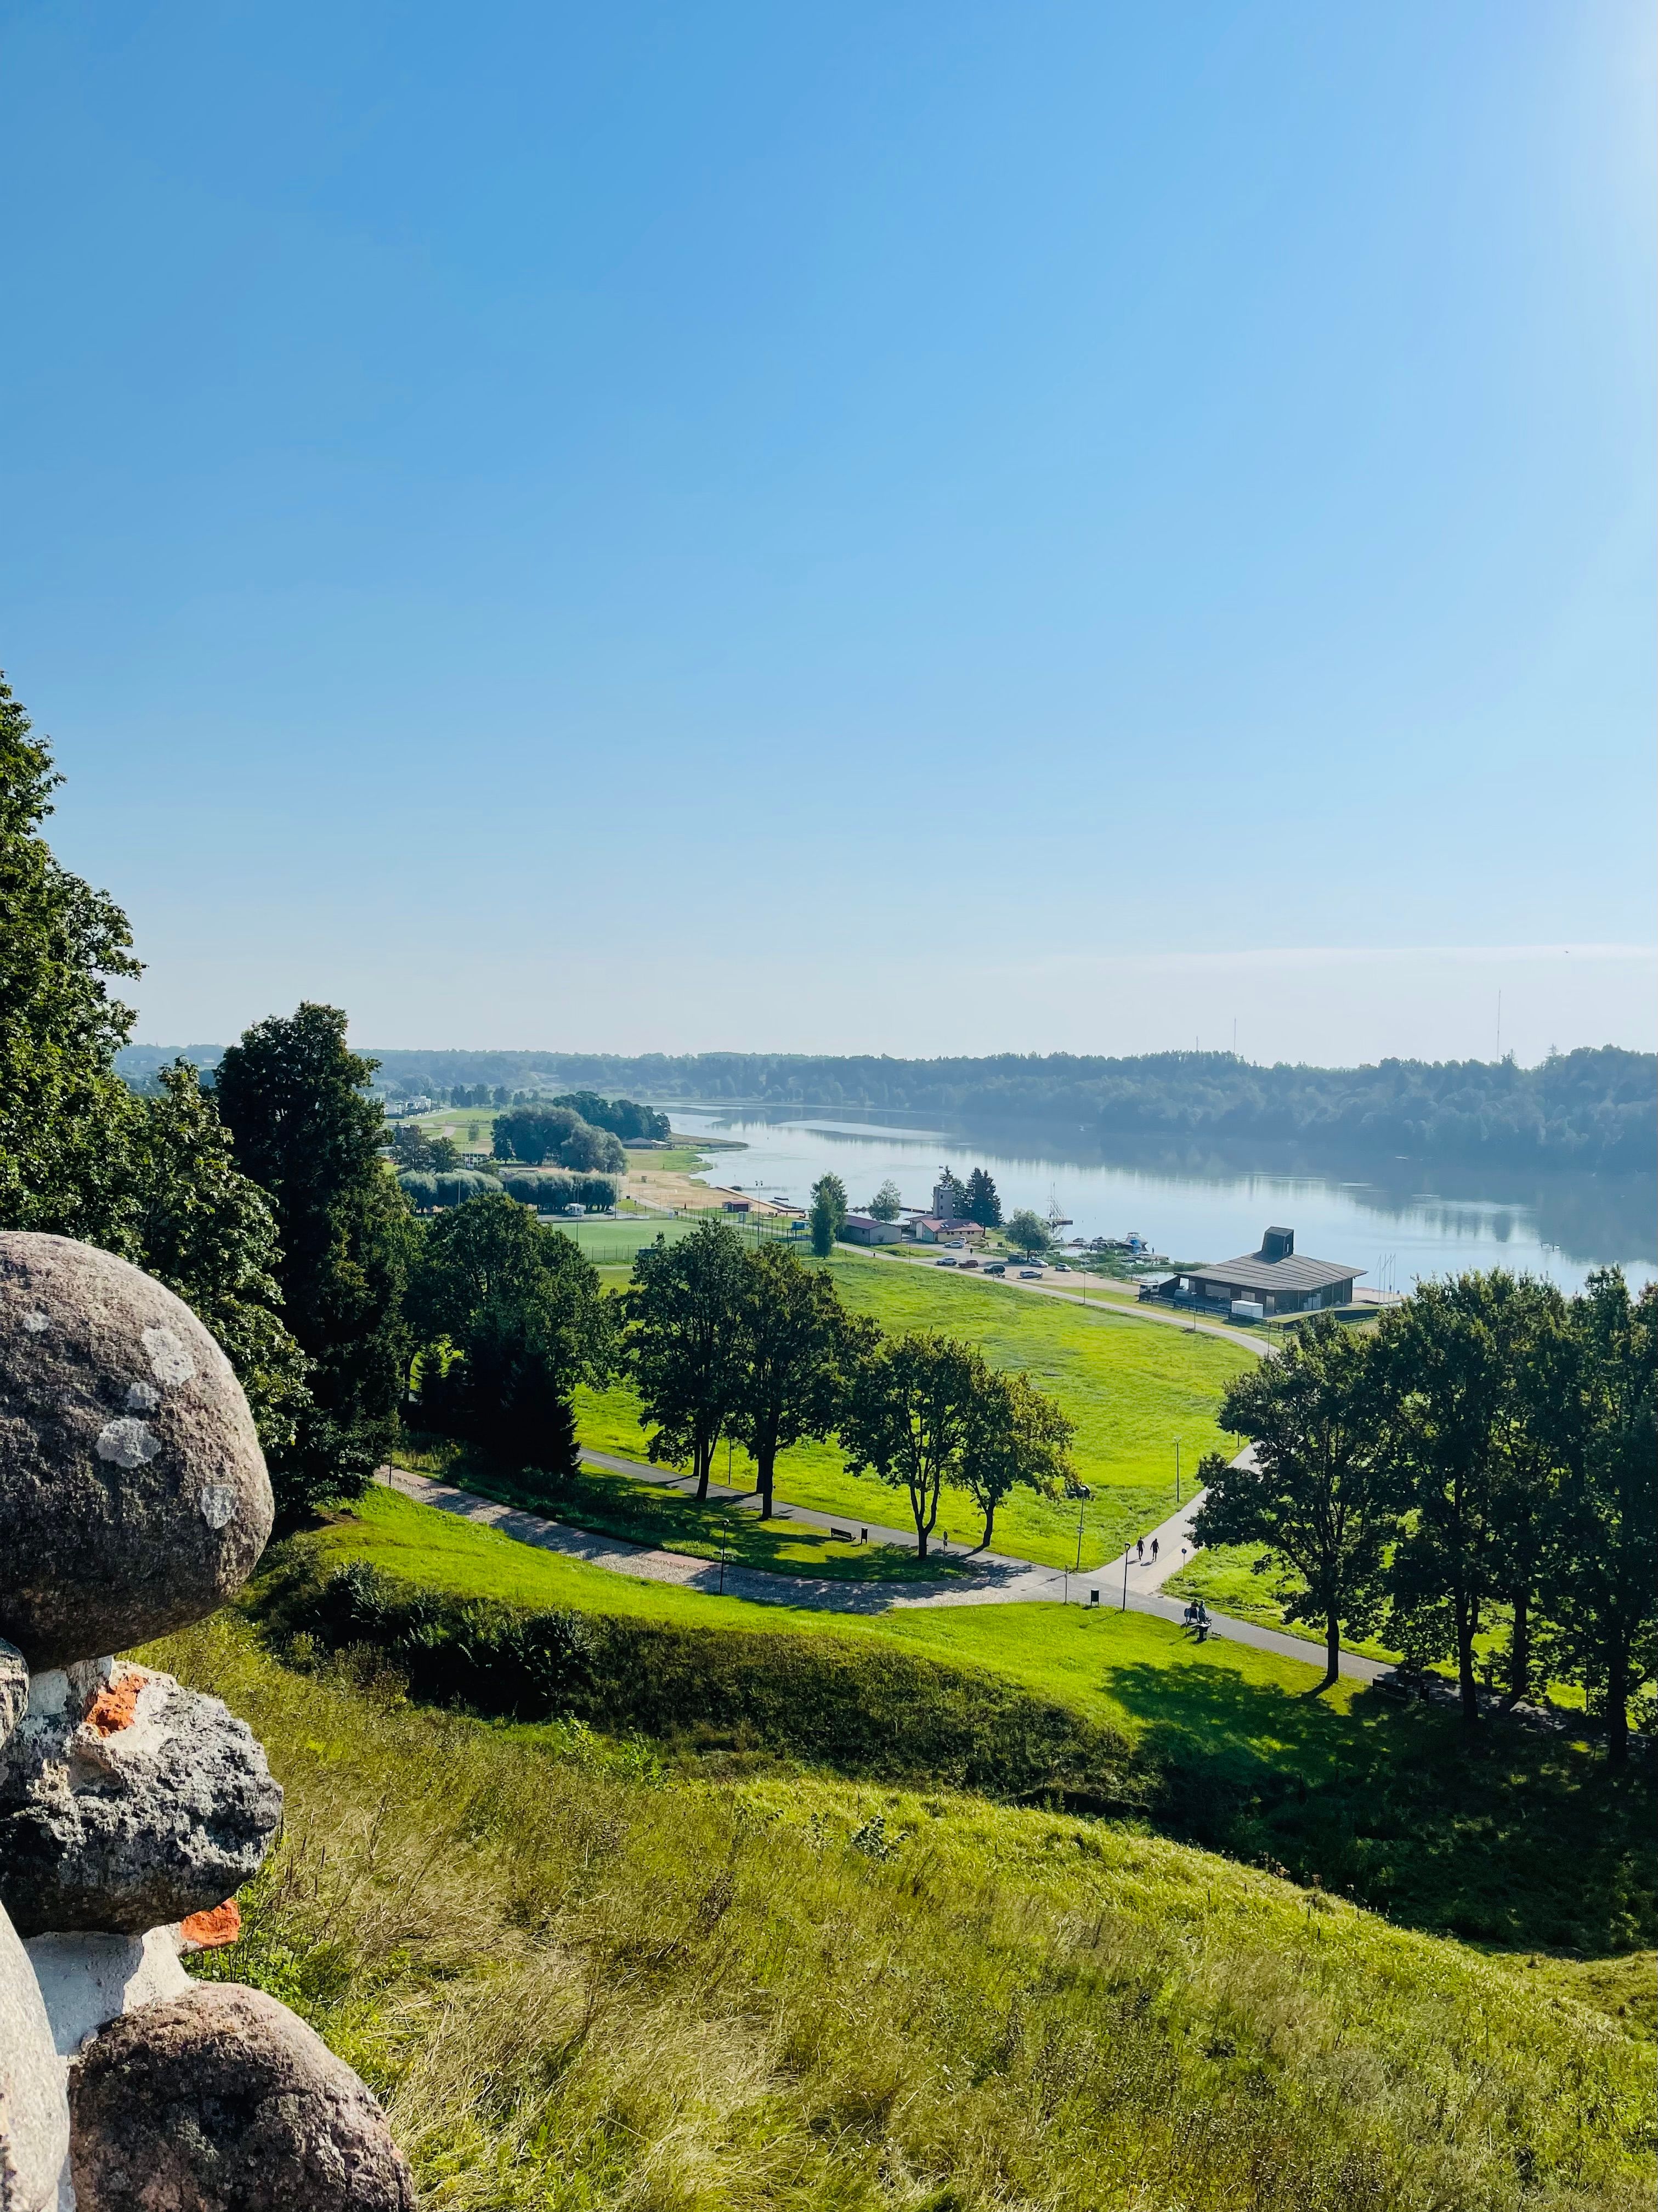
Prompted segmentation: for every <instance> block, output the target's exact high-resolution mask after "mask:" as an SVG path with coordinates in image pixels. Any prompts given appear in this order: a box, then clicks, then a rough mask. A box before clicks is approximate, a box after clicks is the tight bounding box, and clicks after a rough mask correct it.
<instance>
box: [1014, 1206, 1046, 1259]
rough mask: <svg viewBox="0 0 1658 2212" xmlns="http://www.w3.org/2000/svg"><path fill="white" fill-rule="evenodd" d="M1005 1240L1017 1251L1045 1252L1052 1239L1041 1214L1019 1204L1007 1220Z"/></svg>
mask: <svg viewBox="0 0 1658 2212" xmlns="http://www.w3.org/2000/svg"><path fill="white" fill-rule="evenodd" d="M1007 1241H1008V1243H1010V1244H1011V1245H1012V1246H1013V1247H1014V1248H1015V1249H1016V1250H1017V1251H1020V1252H1026V1253H1034V1252H1046V1251H1047V1249H1048V1246H1049V1245H1050V1244H1051V1243H1053V1241H1054V1239H1053V1237H1052V1236H1051V1235H1050V1233H1049V1231H1048V1224H1047V1223H1046V1222H1045V1221H1044V1220H1043V1219H1042V1216H1041V1215H1040V1214H1036V1213H1032V1212H1031V1211H1030V1209H1029V1207H1028V1206H1021V1207H1020V1209H1019V1211H1018V1212H1017V1213H1016V1214H1014V1215H1013V1216H1012V1218H1011V1219H1010V1221H1009V1222H1008V1225H1007Z"/></svg>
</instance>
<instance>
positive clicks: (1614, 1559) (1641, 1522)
mask: <svg viewBox="0 0 1658 2212" xmlns="http://www.w3.org/2000/svg"><path fill="white" fill-rule="evenodd" d="M1569 1325H1570V1330H1571V1334H1572V1339H1573V1344H1574V1349H1575V1352H1576V1374H1575V1378H1574V1379H1575V1384H1576V1390H1575V1397H1576V1408H1575V1412H1576V1419H1575V1421H1574V1425H1573V1426H1574V1434H1573V1439H1572V1444H1571V1451H1570V1464H1569V1467H1568V1470H1567V1475H1566V1481H1565V1485H1564V1495H1563V1498H1562V1500H1561V1507H1562V1510H1561V1511H1560V1514H1559V1516H1558V1520H1557V1522H1556V1533H1555V1541H1554V1543H1553V1545H1552V1554H1551V1557H1550V1559H1549V1560H1548V1562H1547V1566H1548V1573H1549V1599H1548V1609H1549V1613H1550V1615H1551V1617H1552V1623H1553V1635H1552V1639H1551V1641H1552V1650H1551V1657H1552V1660H1553V1662H1554V1663H1555V1664H1556V1665H1557V1666H1558V1668H1560V1669H1561V1671H1562V1672H1563V1674H1564V1675H1565V1676H1566V1678H1567V1679H1568V1680H1575V1681H1578V1682H1581V1683H1582V1684H1583V1686H1584V1687H1585V1688H1586V1689H1587V1691H1588V1696H1589V1702H1590V1706H1591V1709H1592V1710H1594V1711H1600V1713H1602V1714H1603V1715H1604V1716H1605V1719H1606V1752H1607V1756H1608V1758H1610V1759H1612V1760H1614V1761H1616V1762H1618V1763H1619V1764H1620V1765H1621V1764H1622V1763H1623V1762H1624V1761H1625V1759H1627V1758H1628V1757H1629V1705H1630V1699H1631V1697H1632V1696H1634V1695H1635V1694H1636V1693H1637V1692H1638V1691H1639V1690H1640V1689H1641V1687H1642V1686H1643V1683H1645V1682H1647V1681H1648V1680H1650V1678H1651V1676H1652V1675H1653V1674H1654V1673H1655V1671H1658V1286H1655V1285H1652V1284H1650V1283H1649V1284H1648V1285H1647V1286H1646V1288H1645V1289H1644V1290H1643V1291H1642V1292H1641V1295H1640V1296H1639V1297H1637V1298H1633V1299H1632V1298H1631V1297H1630V1294H1629V1285H1627V1284H1626V1283H1625V1280H1624V1278H1623V1275H1622V1274H1621V1273H1620V1272H1619V1270H1618V1269H1616V1268H1612V1267H1602V1268H1597V1269H1596V1271H1595V1272H1594V1274H1592V1275H1591V1276H1590V1277H1589V1279H1588V1285H1586V1287H1585V1290H1584V1291H1583V1294H1582V1297H1576V1298H1574V1299H1573V1300H1572V1301H1571V1304H1570V1309H1569Z"/></svg>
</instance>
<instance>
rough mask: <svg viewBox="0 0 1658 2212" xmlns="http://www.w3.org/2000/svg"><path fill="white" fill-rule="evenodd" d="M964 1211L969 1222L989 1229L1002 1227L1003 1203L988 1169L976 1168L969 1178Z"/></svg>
mask: <svg viewBox="0 0 1658 2212" xmlns="http://www.w3.org/2000/svg"><path fill="white" fill-rule="evenodd" d="M963 1211H964V1212H966V1215H967V1218H968V1219H969V1221H977V1222H980V1223H981V1224H982V1225H983V1226H984V1227H985V1228H987V1229H999V1228H1000V1227H1001V1225H1002V1201H1001V1200H1000V1199H999V1197H998V1196H997V1194H996V1185H995V1183H994V1182H993V1180H992V1179H991V1174H990V1170H989V1169H988V1168H975V1169H974V1170H973V1172H972V1173H971V1174H970V1175H969V1177H968V1179H967V1197H966V1200H965V1204H964V1207H963Z"/></svg>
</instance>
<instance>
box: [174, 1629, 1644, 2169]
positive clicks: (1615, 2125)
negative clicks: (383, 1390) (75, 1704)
mask: <svg viewBox="0 0 1658 2212" xmlns="http://www.w3.org/2000/svg"><path fill="white" fill-rule="evenodd" d="M146 1656H150V1657H152V1658H153V1659H155V1661H157V1662H160V1663H162V1664H165V1665H167V1666H168V1667H170V1668H173V1670H174V1671H176V1672H178V1673H179V1674H181V1675H182V1676H183V1677H184V1678H185V1680H189V1681H191V1682H192V1683H194V1684H196V1685H197V1686H199V1687H201V1688H203V1689H207V1690H211V1691H213V1692H216V1693H217V1694H219V1695H221V1696H222V1697H224V1698H225V1699H227V1700H228V1702H229V1704H230V1705H232V1707H233V1708H234V1710H235V1711H238V1712H240V1713H241V1714H243V1715H244V1716H245V1717H246V1718H247V1720H248V1721H249V1722H250V1723H251V1724H252V1727H253V1728H254V1729H255V1730H256V1732H257V1733H258V1735H259V1736H260V1738H261V1739H262V1741H264V1744H265V1745H266V1747H267V1749H268V1751H269V1753H270V1759H271V1764H272V1766H273V1768H274V1770H275V1771H276V1775H277V1777H278V1778H279V1779H280V1780H281V1781H282V1784H283V1786H284V1788H285V1790H287V1793H288V1807H287V1820H286V1823H285V1827H284V1832H283V1835H282V1840H281V1843H280V1844H279V1846H278V1848H277V1850H276V1853H275V1854H274V1856H273V1858H272V1861H271V1863H270V1866H269V1867H268V1869H266V1871H265V1873H264V1875H262V1876H261V1877H260V1879H259V1881H258V1882H257V1883H255V1884H254V1885H252V1887H251V1888H250V1890H249V1891H248V1892H246V1893H244V1896H243V1900H242V1902H243V1909H244V1916H245V1917H244V1931H245V1932H244V1934H243V1936H242V1938H241V1940H240V1942H238V1943H237V1944H236V1945H235V1946H234V1947H232V1948H230V1949H229V1950H228V1951H225V1952H222V1953H211V1954H205V1955H204V1956H203V1958H202V1959H201V1960H198V1962H197V1970H198V1971H200V1972H204V1973H207V1974H210V1975H212V1976H216V1977H222V1978H234V1979H239V1980H246V1981H250V1982H252V1983H254V1984H258V1985H259V1986H262V1987H264V1988H267V1989H270V1990H273V1991H274V1992H275V1994H276V1995H277V1996H280V1997H282V1999H283V2000H284V2001H285V2002H288V2003H289V2004H292V2005H294V2006H295V2008H297V2009H299V2010H300V2011H301V2012H302V2013H303V2014H304V2015H306V2016H307V2018H308V2019H310V2020H311V2021H313V2024H314V2025H315V2026H316V2027H318V2028H319V2031H320V2032H321V2033H323V2034H324V2035H325V2037H326V2038H327V2039H328V2040H329V2041H330V2043H331V2045H333V2046H334V2048H336V2049H337V2051H340V2052H341V2053H342V2055H343V2057H346V2058H347V2059H348V2060H349V2062H350V2063H352V2064H354V2065H355V2066H356V2067H358V2068H359V2069H361V2071H362V2072H363V2073H364V2075H366V2076H367V2078H368V2080H369V2081H371V2083H372V2084H373V2086H374V2087H375V2089H376V2090H377V2091H378V2092H379V2093H380V2095H381V2096H382V2097H383V2099H384V2100H385V2101H386V2106H387V2110H388V2112H389V2115H390V2118H391V2121H392V2128H393V2130H394V2131H395V2133H396V2135H397V2136H398V2140H399V2142H401V2143H402V2144H403V2146H404V2148H405V2150H406V2151H407V2153H408V2154H409V2155H410V2159H411V2160H412V2162H413V2165H414V2168H415V2172H416V2177H417V2181H418V2185H419V2189H420V2192H421V2201H422V2206H423V2207H426V2208H430V2212H435V2209H436V2208H438V2207H440V2206H441V2207H444V2208H453V2212H519V2208H523V2212H530V2208H536V2212H547V2209H548V2208H552V2212H587V2208H591V2207H594V2206H597V2205H600V2204H603V2205H606V2206H617V2207H629V2208H639V2212H647V2208H649V2212H655V2208H669V2207H672V2208H677V2209H678V2212H715V2208H722V2212H723V2208H737V2212H760V2208H762V2207H764V2208H768V2212H770V2208H782V2212H865V2208H867V2212H889V2209H890V2208H892V2212H896V2208H900V2207H902V2208H920V2207H923V2206H925V2207H931V2208H933V2212H944V2208H945V2207H950V2208H954V2209H955V2212H991V2208H1005V2207H1010V2206H1023V2207H1029V2208H1036V2207H1041V2208H1044V2212H1046V2208H1050V2207H1051V2208H1053V2212H1071V2209H1072V2208H1076V2212H1083V2208H1089V2207H1112V2208H1128V2207H1131V2206H1133V2207H1148V2208H1149V2207H1154V2206H1155V2207H1176V2206H1178V2207H1180V2208H1181V2212H1236V2208H1239V2207H1242V2206H1248V2207H1251V2208H1255V2207H1260V2208H1265V2212H1335V2209H1336V2208H1341V2212H1345V2208H1348V2207H1362V2208H1366V2212H1524V2208H1530V2207H1535V2208H1537V2212H1543V2208H1544V2207H1545V2206H1548V2207H1552V2208H1556V2212H1564V2207H1565V2206H1567V2205H1570V2207H1572V2208H1573V2212H1591V2208H1593V2212H1634V2208H1636V2207H1637V2206H1641V2207H1644V2206H1646V2205H1647V2204H1649V2203H1650V2200H1651V2192H1652V2186H1653V2166H1652V2123H1651V2112H1652V2094H1653V2081H1652V2064H1651V2051H1650V2048H1649V2046H1648V2045H1643V2043H1642V2042H1640V2041H1639V2040H1637V2039H1636V2038H1635V2037H1633V2036H1631V2035H1630V2034H1628V2033H1624V2032H1622V2029H1621V2027H1620V2025H1619V2022H1618V2021H1616V2020H1615V2019H1612V2018H1608V2017H1607V2016H1606V2015H1602V2014H1598V2013H1596V2012H1594V2011H1592V2010H1590V2009H1588V2008H1586V2007H1584V2006H1582V2005H1581V2004H1579V2003H1577V2002H1575V2001H1574V1999H1573V1997H1572V1996H1570V1994H1569V1993H1568V1985H1567V1983H1566V1981H1565V1978H1564V1977H1563V1976H1559V1975H1557V1974H1554V1973H1550V1974H1540V1973H1536V1972H1527V1970H1526V1969H1524V1968H1523V1967H1521V1966H1514V1967H1509V1966H1505V1965H1503V1964H1501V1963H1498V1962H1496V1961H1493V1960H1486V1959H1483V1958H1480V1957H1479V1956H1477V1955H1475V1954H1471V1953H1469V1952H1467V1950H1465V1949H1463V1948H1460V1947H1459V1946H1457V1945H1455V1944H1454V1943H1450V1942H1442V1941H1436V1940H1433V1939H1431V1938H1428V1937H1424V1936H1417V1935H1412V1934H1409V1933H1406V1932H1405V1931H1403V1930H1400V1929H1396V1928H1391V1927H1388V1925H1387V1924H1386V1923H1383V1922H1382V1921H1380V1920H1377V1919H1376V1918H1375V1917H1373V1916H1370V1915H1369V1914H1366V1913H1363V1912H1361V1911H1356V1910H1355V1909H1353V1908H1352V1907H1351V1906H1349V1905H1345V1904H1343V1903H1341V1902H1340V1901H1339V1900H1333V1899H1329V1898H1327V1897H1326V1896H1322V1895H1319V1894H1316V1893H1309V1892H1307V1891H1303V1890H1302V1889H1299V1888H1297V1887H1293V1886H1291V1885H1290V1884H1288V1883H1285V1882H1283V1881H1276V1880H1273V1879H1272V1878H1271V1877H1270V1876H1268V1875H1264V1874H1261V1873H1258V1872H1253V1871H1250V1870H1248V1869H1244V1868H1242V1867H1239V1866H1237V1865H1235V1864H1232V1863H1228V1862H1227V1861H1225V1860H1223V1859H1219V1858H1216V1857H1212V1856H1209V1855H1206V1854H1205V1853H1203V1852H1200V1851H1198V1850H1192V1849H1189V1848H1186V1847H1183V1846H1181V1845H1180V1844H1175V1843H1170V1842H1167V1841H1164V1840H1161V1839H1159V1838H1155V1837H1151V1836H1147V1835H1144V1834H1139V1833H1136V1832H1133V1831H1131V1830H1127V1829H1124V1828H1122V1827H1120V1826H1111V1825H1109V1824H1106V1823H1101V1822H1098V1821H1083V1820H1074V1819H1070V1818H1066V1817H1065V1816H1062V1815H1056V1814H1049V1813H1044V1812H1029V1811H1023V1812H1022V1811H1013V1810H1008V1809H1005V1808H993V1807H990V1806H987V1805H986V1804H984V1803H983V1802H981V1801H978V1800H975V1799H972V1798H967V1797H963V1796H956V1795H953V1794H951V1793H950V1792H948V1791H942V1790H894V1789H880V1788H874V1787H871V1786H868V1785H863V1786H859V1785H854V1784H847V1783H843V1782H835V1781H832V1780H829V1779H823V1778H808V1777H803V1776H799V1775H793V1776H785V1775H774V1776H772V1777H769V1778H760V1779H756V1780H752V1781H750V1782H746V1783H743V1784H733V1783H732V1782H730V1781H723V1782H719V1783H709V1782H708V1781H706V1780H702V1779H685V1778H677V1777H676V1776H675V1775H674V1774H672V1773H671V1772H669V1771H664V1770H663V1769H662V1768H661V1767H660V1766H659V1765H658V1764H657V1763H656V1762H654V1761H653V1759H652V1757H651V1755H650V1753H649V1752H648V1750H647V1749H646V1748H643V1747H638V1746H629V1745H626V1744H623V1745H618V1746H615V1747H610V1746H607V1745H606V1744H605V1743H604V1742H603V1741H601V1740H599V1739H597V1738H595V1737H593V1736H592V1735H589V1734H587V1732H586V1730H584V1729H580V1728H577V1727H573V1726H571V1725H569V1724H564V1725H562V1726H553V1727H549V1728H544V1729H525V1728H516V1729H508V1728H493V1729H492V1728H489V1727H487V1726H484V1725H482V1724H479V1723H475V1722H469V1721H467V1720H465V1719H464V1718H460V1717H455V1716H452V1715H446V1714H440V1713H434V1712H431V1711H419V1710H411V1709H410V1708H409V1707H408V1706H407V1705H405V1704H404V1702H403V1701H402V1699H401V1698H400V1695H399V1692H398V1687H397V1685H396V1683H395V1681H393V1680H388V1679H387V1678H386V1677H384V1676H383V1675H381V1676H377V1675H375V1674H373V1673H372V1671H371V1672H369V1673H368V1674H366V1675H364V1674H361V1672H360V1673H359V1675H358V1679H357V1680H355V1681H354V1680H352V1679H351V1675H350V1673H349V1670H347V1669H335V1670H333V1671H332V1672H330V1673H328V1674H322V1675H318V1674H298V1673H295V1672H293V1671H292V1670H290V1669H287V1668H282V1667H280V1666H278V1665H277V1664H276V1663H275V1662H273V1661H272V1660H271V1659H270V1657H269V1656H266V1655H264V1653H262V1652H260V1651H259V1650H257V1649H255V1648H254V1647H253V1646H252V1643H251V1641H250V1640H249V1639H248V1638H247V1637H246V1633H245V1632H241V1631H240V1630H239V1629H238V1628H237V1627H236V1626H234V1624H233V1623H231V1622H230V1621H229V1620H227V1619H226V1618H225V1617H223V1616H222V1617H221V1618H220V1620H217V1621H215V1622H210V1623H207V1624H204V1625H203V1626H200V1627H198V1628H197V1629H195V1630H192V1631H190V1632H185V1633H184V1634H182V1635H180V1636H178V1637H175V1638H171V1639H170V1640H169V1641H168V1642H167V1643H166V1644H162V1645H161V1646H158V1647H156V1648H155V1650H153V1651H152V1652H151V1653H149V1654H148V1655H146Z"/></svg>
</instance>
